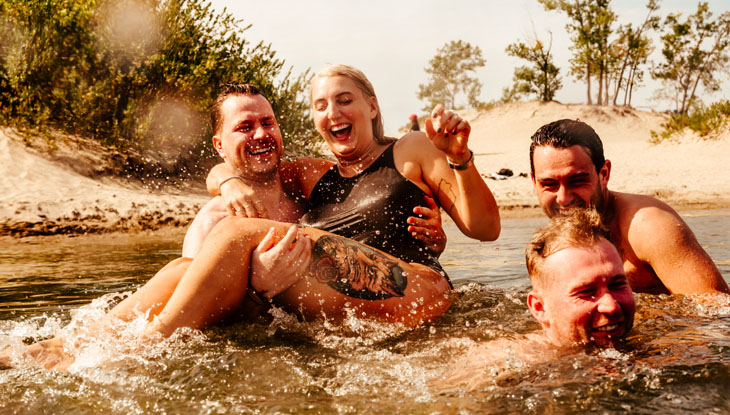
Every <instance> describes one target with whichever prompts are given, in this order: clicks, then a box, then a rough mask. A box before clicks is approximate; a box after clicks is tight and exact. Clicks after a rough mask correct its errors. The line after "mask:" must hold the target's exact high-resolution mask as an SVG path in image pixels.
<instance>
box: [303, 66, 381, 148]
mask: <svg viewBox="0 0 730 415" xmlns="http://www.w3.org/2000/svg"><path fill="white" fill-rule="evenodd" d="M332 76H344V77H346V78H349V79H351V80H352V81H353V82H355V85H357V87H358V88H359V89H360V91H362V93H363V95H365V97H368V98H369V97H373V98H375V107H376V109H377V110H378V113H377V114H376V115H375V118H373V136H374V137H375V142H377V143H378V144H388V143H391V142H393V141H395V139H393V138H390V137H385V129H384V128H383V117H382V115H381V114H380V105H378V97H377V96H375V88H373V84H371V83H370V81H369V80H368V78H367V77H366V76H365V74H364V73H362V71H360V70H359V69H357V68H354V67H352V66H349V65H342V64H337V65H329V66H326V67H325V68H324V69H322V70H321V71H319V72H318V73H317V74H316V75H315V76H314V78H312V85H311V86H310V89H309V91H310V92H309V98H310V100H311V98H312V92H311V91H312V86H314V83H315V82H316V81H317V79H319V78H327V77H332Z"/></svg>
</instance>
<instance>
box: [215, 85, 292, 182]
mask: <svg viewBox="0 0 730 415" xmlns="http://www.w3.org/2000/svg"><path fill="white" fill-rule="evenodd" d="M220 113H221V125H220V129H219V131H216V135H215V136H214V137H213V145H214V146H215V148H216V150H218V153H219V154H220V156H221V157H223V159H225V160H226V162H227V163H228V164H229V165H230V166H231V168H232V169H233V171H234V172H235V173H236V174H237V175H240V176H242V177H245V178H249V179H252V180H266V179H269V178H270V177H272V176H273V175H274V173H276V171H277V169H278V167H279V162H280V159H281V155H282V153H283V143H282V138H281V131H280V130H279V125H278V124H277V122H276V117H275V116H274V110H273V109H272V108H271V104H269V101H268V100H267V99H266V98H264V96H263V95H243V94H237V95H231V96H230V97H228V98H227V99H226V100H225V101H224V102H223V103H222V104H221V109H220Z"/></svg>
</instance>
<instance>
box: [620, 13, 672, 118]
mask: <svg viewBox="0 0 730 415" xmlns="http://www.w3.org/2000/svg"><path fill="white" fill-rule="evenodd" d="M646 8H647V9H648V10H649V12H648V13H647V15H646V18H645V19H644V22H643V23H642V24H641V25H640V26H638V27H637V28H634V27H633V25H632V24H631V23H628V24H625V25H621V26H619V28H618V30H617V33H618V36H619V37H618V39H617V40H616V41H614V42H613V43H612V47H611V54H612V55H613V56H614V57H615V59H616V61H617V63H619V65H618V66H616V67H615V70H614V72H613V76H614V77H615V84H616V85H615V88H614V93H613V105H616V103H617V101H618V96H619V93H620V92H621V89H623V90H624V99H623V105H628V106H631V96H632V92H633V88H634V86H635V85H637V84H638V83H639V82H640V81H641V80H642V78H643V71H642V70H641V69H640V68H639V66H640V65H644V64H646V62H647V60H648V59H649V55H650V54H651V52H652V51H653V50H654V48H653V47H652V45H651V39H650V38H649V36H648V33H647V32H648V31H649V30H656V29H657V28H658V25H659V20H660V19H659V16H656V15H654V13H655V12H657V11H658V10H659V0H649V2H648V3H647V5H646Z"/></svg>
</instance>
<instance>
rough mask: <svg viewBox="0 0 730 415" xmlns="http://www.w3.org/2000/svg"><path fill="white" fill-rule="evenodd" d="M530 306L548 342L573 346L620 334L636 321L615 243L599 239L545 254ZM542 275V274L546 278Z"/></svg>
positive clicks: (601, 341) (605, 340)
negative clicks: (580, 246)
mask: <svg viewBox="0 0 730 415" xmlns="http://www.w3.org/2000/svg"><path fill="white" fill-rule="evenodd" d="M540 275H541V276H542V277H540V278H541V280H540V281H538V280H537V279H533V281H534V282H533V284H534V289H533V290H532V291H531V292H530V294H529V295H528V306H529V307H530V311H531V312H532V314H533V316H535V318H536V319H537V320H538V321H539V322H540V324H541V325H542V326H543V330H544V332H545V334H546V336H547V338H548V339H549V340H550V342H551V343H552V344H554V345H556V346H558V347H560V348H571V347H575V346H580V345H585V344H588V343H591V342H594V343H596V344H600V345H605V344H610V343H611V342H612V341H615V340H618V339H622V338H624V337H625V336H626V334H627V333H628V331H629V330H630V329H631V327H632V325H633V321H634V312H635V306H634V297H633V294H632V292H631V288H630V287H629V283H628V281H627V279H626V276H625V275H624V272H623V266H622V263H621V258H620V257H619V254H618V251H617V250H616V248H615V247H614V246H613V244H611V243H610V242H609V241H608V240H606V239H601V240H600V241H599V242H598V243H597V244H595V245H593V246H591V247H589V248H575V247H568V248H564V249H561V250H560V251H558V252H556V253H554V254H552V255H550V256H549V257H548V258H546V259H545V262H544V263H543V265H542V267H541V269H540ZM543 278H544V279H543Z"/></svg>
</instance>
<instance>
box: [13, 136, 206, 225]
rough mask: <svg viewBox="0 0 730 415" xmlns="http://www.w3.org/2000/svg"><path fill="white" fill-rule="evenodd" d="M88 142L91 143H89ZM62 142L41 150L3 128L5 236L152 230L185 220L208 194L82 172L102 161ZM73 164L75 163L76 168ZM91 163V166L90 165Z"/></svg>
mask: <svg viewBox="0 0 730 415" xmlns="http://www.w3.org/2000/svg"><path fill="white" fill-rule="evenodd" d="M84 144H85V145H88V143H84ZM68 150H69V149H68V148H65V147H63V146H61V148H57V149H56V150H55V151H53V152H52V153H50V154H49V153H46V152H38V151H35V150H33V149H31V148H28V147H26V146H25V145H24V144H23V143H21V142H19V141H18V140H17V137H15V136H14V135H13V134H12V132H11V131H9V130H4V131H3V130H0V175H2V177H3V180H2V184H0V235H15V236H27V235H48V234H57V233H71V234H75V233H95V232H108V231H128V230H150V229H158V228H160V227H161V226H165V225H175V226H180V225H185V224H187V223H189V222H190V221H191V220H192V218H193V217H194V216H195V213H197V211H198V210H199V209H200V207H201V206H202V205H203V204H204V203H205V201H206V200H207V199H208V197H207V196H205V195H203V194H195V195H190V194H186V195H180V194H171V193H169V192H167V193H165V192H152V191H150V190H148V189H144V188H142V187H141V186H135V185H130V184H124V183H123V182H122V181H116V180H111V179H109V178H106V179H101V180H94V179H92V178H90V177H88V176H86V175H84V174H81V173H79V172H78V171H81V172H82V173H83V172H86V173H88V172H89V171H91V170H93V168H94V166H93V165H94V164H97V163H98V164H100V163H103V160H100V159H97V158H96V157H98V153H96V152H93V151H88V149H86V150H85V149H84V148H78V146H77V148H73V149H72V150H74V152H73V154H71V153H70V152H69V151H68ZM72 166H73V167H72ZM87 166H89V167H88V168H87Z"/></svg>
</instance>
